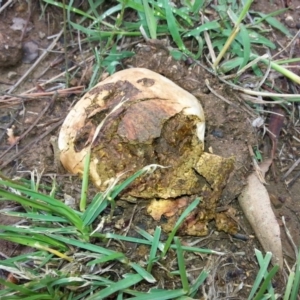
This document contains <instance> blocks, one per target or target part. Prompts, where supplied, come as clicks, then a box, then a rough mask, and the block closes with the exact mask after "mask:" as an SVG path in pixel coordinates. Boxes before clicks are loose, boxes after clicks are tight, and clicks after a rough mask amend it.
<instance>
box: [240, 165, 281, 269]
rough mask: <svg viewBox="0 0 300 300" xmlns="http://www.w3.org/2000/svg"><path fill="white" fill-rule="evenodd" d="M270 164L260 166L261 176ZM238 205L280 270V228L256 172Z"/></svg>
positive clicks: (252, 175) (267, 195) (248, 180)
mask: <svg viewBox="0 0 300 300" xmlns="http://www.w3.org/2000/svg"><path fill="white" fill-rule="evenodd" d="M271 163H272V160H271V159H269V160H266V161H264V162H263V163H262V164H261V165H260V169H261V171H262V173H263V174H265V173H266V172H267V171H268V169H269V167H270V165H271ZM239 203H240V206H241V208H242V209H243V212H244V214H245V215H246V217H247V219H248V221H249V223H250V224H251V226H252V228H253V230H254V232H255V234H256V237H257V238H258V240H259V242H260V243H261V245H262V246H263V248H264V250H265V251H269V252H272V253H273V257H272V263H273V264H274V265H275V264H278V265H279V267H280V268H282V265H283V255H282V244H281V239H280V227H279V224H278V222H277V220H276V216H275V214H274V212H273V210H272V207H271V201H270V198H269V194H268V191H267V189H266V188H265V186H264V185H263V184H262V183H261V181H260V180H259V178H258V177H257V174H256V172H253V173H252V174H251V175H250V176H249V177H248V178H247V185H246V186H245V188H244V189H243V191H242V193H241V195H240V196H239Z"/></svg>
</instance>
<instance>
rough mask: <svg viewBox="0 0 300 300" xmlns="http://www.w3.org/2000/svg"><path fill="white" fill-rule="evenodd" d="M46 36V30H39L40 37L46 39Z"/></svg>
mask: <svg viewBox="0 0 300 300" xmlns="http://www.w3.org/2000/svg"><path fill="white" fill-rule="evenodd" d="M45 36H46V33H45V32H42V31H39V38H40V39H41V40H42V39H44V38H45Z"/></svg>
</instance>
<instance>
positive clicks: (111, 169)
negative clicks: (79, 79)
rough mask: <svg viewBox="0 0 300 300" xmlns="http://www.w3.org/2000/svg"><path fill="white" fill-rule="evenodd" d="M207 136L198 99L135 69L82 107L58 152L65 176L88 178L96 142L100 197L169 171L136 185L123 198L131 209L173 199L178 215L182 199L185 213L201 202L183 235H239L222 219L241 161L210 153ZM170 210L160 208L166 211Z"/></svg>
mask: <svg viewBox="0 0 300 300" xmlns="http://www.w3.org/2000/svg"><path fill="white" fill-rule="evenodd" d="M204 133H205V118H204V112H203V109H202V106H201V104H200V102H199V101H198V100H197V98H195V97H194V96H193V95H191V94H190V93H188V92H187V91H185V90H183V89H182V88H180V87H179V86H177V85H176V84H175V83H173V82H172V81H170V80H169V79H167V78H165V77H163V76H161V75H159V74H157V73H155V72H152V71H150V70H147V69H141V68H134V69H128V70H124V71H120V72H117V73H115V74H114V75H112V76H110V77H108V78H107V79H105V80H103V81H102V82H100V83H99V84H98V85H96V86H95V87H94V88H93V89H91V90H90V91H89V92H88V93H87V94H85V95H84V96H83V97H82V99H81V100H79V101H78V103H77V104H76V105H75V106H74V107H73V109H72V110H71V111H70V113H69V114H68V116H67V118H66V119H65V121H64V124H63V126H62V128H61V131H60V134H59V139H58V147H59V149H60V151H61V153H60V159H61V162H62V164H63V166H64V167H65V169H67V170H68V171H69V172H71V173H74V174H82V173H83V169H84V158H85V156H86V154H87V152H88V149H89V148H90V146H91V143H92V141H93V140H94V142H93V144H92V147H91V161H90V178H91V180H92V181H93V183H94V184H95V185H96V186H97V187H98V188H99V190H101V191H105V190H106V189H107V187H108V185H109V183H111V182H112V181H113V180H114V179H115V178H117V177H119V176H120V175H121V174H123V177H122V178H121V180H123V179H124V178H127V177H129V176H131V175H132V174H133V173H135V172H136V171H138V170H141V169H142V168H144V167H145V166H147V165H151V164H156V165H161V166H164V167H165V168H157V169H156V170H155V172H153V173H151V174H146V175H144V176H140V177H138V178H137V179H136V180H134V182H132V183H131V184H130V185H129V186H128V187H127V188H126V189H125V190H124V191H122V193H121V195H119V197H121V198H122V199H125V200H127V201H131V202H137V201H143V200H152V199H168V200H171V201H173V203H174V204H175V206H176V207H177V209H178V210H177V212H178V214H180V213H181V211H182V210H183V209H184V207H182V203H183V202H182V201H181V200H180V198H181V197H182V196H186V197H187V198H186V199H187V200H186V201H185V202H184V203H186V205H188V203H189V201H190V200H191V199H194V198H193V197H196V196H197V197H202V201H201V203H200V205H199V206H198V208H197V210H195V212H194V215H193V219H192V220H191V219H190V220H189V223H188V224H186V226H185V228H184V229H183V230H182V232H183V233H185V234H189V235H198V236H203V235H206V234H207V233H208V227H207V223H208V222H209V221H210V220H212V219H216V221H217V222H216V224H217V225H216V226H217V228H218V229H219V230H226V232H231V233H235V232H236V230H237V228H236V224H232V221H231V220H229V219H228V218H227V217H226V216H225V215H221V214H216V205H217V201H218V200H219V199H220V197H221V194H222V190H223V188H224V186H225V185H226V182H227V179H228V177H229V174H230V173H231V172H232V170H233V169H234V162H235V160H234V158H222V157H220V156H217V155H213V154H209V153H204ZM176 201H179V202H178V203H175V202H176ZM180 201H181V202H180ZM149 202H150V201H149ZM167 203H169V202H167V201H165V202H162V203H161V204H162V205H161V209H162V210H163V211H166V210H165V209H163V206H164V205H166V204H167ZM180 203H181V204H180ZM171 207H173V206H171ZM172 209H173V208H171V210H172ZM168 214H169V216H171V215H172V214H174V211H171V212H168ZM177 217H178V216H177V213H176V215H174V216H173V217H172V218H173V219H172V220H171V219H170V221H169V222H168V224H166V225H168V226H169V227H170V228H173V226H174V222H175V219H176V218H177ZM166 230H168V229H167V226H166Z"/></svg>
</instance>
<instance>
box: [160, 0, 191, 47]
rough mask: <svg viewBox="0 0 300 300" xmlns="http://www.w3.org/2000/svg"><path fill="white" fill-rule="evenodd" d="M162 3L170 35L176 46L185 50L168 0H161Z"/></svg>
mask: <svg viewBox="0 0 300 300" xmlns="http://www.w3.org/2000/svg"><path fill="white" fill-rule="evenodd" d="M163 4H164V9H165V12H166V17H167V23H168V28H169V31H170V33H171V36H172V38H173V40H174V42H175V43H176V45H177V46H178V48H179V49H180V50H181V51H185V50H186V48H185V46H184V43H183V41H182V39H181V37H180V34H179V31H178V27H177V23H176V19H175V17H174V15H173V12H172V7H171V5H170V3H169V0H163Z"/></svg>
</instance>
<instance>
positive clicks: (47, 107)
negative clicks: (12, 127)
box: [0, 96, 56, 158]
mask: <svg viewBox="0 0 300 300" xmlns="http://www.w3.org/2000/svg"><path fill="white" fill-rule="evenodd" d="M55 99H56V97H55V96H53V97H52V99H51V101H49V103H48V104H47V105H46V107H45V108H44V109H43V110H42V111H41V113H40V114H39V115H38V117H37V118H36V120H35V121H34V122H33V123H32V124H31V125H30V126H29V128H28V129H27V130H26V131H25V132H24V133H23V134H22V135H21V136H20V137H19V138H18V139H17V141H16V142H15V143H13V144H12V145H11V146H10V147H8V148H7V150H6V151H4V152H3V153H2V154H1V155H0V158H2V157H3V156H4V155H5V154H6V153H7V152H9V151H10V150H11V149H12V148H13V147H14V146H15V145H17V144H18V143H19V142H20V141H21V140H22V139H23V138H24V137H25V136H26V135H27V134H28V133H29V132H30V131H31V130H32V129H33V128H34V126H36V125H37V123H38V122H39V120H40V119H41V118H42V117H43V116H44V114H45V112H46V111H47V110H48V109H49V107H51V105H52V104H53V103H54V101H55Z"/></svg>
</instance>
